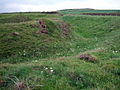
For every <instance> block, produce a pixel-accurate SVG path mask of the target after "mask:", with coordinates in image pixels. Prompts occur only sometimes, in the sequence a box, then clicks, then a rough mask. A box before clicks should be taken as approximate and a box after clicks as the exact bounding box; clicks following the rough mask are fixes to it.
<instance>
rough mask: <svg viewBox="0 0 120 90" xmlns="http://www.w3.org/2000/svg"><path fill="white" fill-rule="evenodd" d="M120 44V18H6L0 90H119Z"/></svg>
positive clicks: (0, 37) (0, 43)
mask: <svg viewBox="0 0 120 90" xmlns="http://www.w3.org/2000/svg"><path fill="white" fill-rule="evenodd" d="M16 17H17V19H16ZM7 18H9V19H8V20H7ZM10 18H11V19H10ZM21 18H22V19H21ZM40 20H43V22H44V25H45V31H44V30H43V28H42V27H41V24H39V21H40ZM119 38H120V17H119V16H85V15H74V16H70V15H64V16H60V15H49V14H47V15H46V14H44V15H43V14H40V13H22V15H20V16H19V14H17V15H16V14H10V15H8V14H1V15H0V87H1V88H0V89H1V90H13V89H15V88H17V89H20V88H23V90H24V89H25V90H26V89H28V90H29V89H33V90H62V89H63V90H80V89H82V90H99V89H100V90H118V89H119V88H120V87H119V82H120V77H119V76H120V45H119V44H120V40H119ZM83 54H89V55H90V56H92V57H94V58H95V59H94V60H95V61H94V62H91V61H88V59H86V60H84V59H85V58H84V59H82V58H81V59H80V55H83ZM19 86H20V87H19Z"/></svg>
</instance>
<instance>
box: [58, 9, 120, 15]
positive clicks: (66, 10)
mask: <svg viewBox="0 0 120 90" xmlns="http://www.w3.org/2000/svg"><path fill="white" fill-rule="evenodd" d="M59 12H60V13H62V14H81V13H120V10H97V9H96V10H95V9H63V10H60V11H59Z"/></svg>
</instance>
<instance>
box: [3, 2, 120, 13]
mask: <svg viewBox="0 0 120 90" xmlns="http://www.w3.org/2000/svg"><path fill="white" fill-rule="evenodd" d="M29 1H30V2H29V3H17V2H14V3H8V4H6V5H5V6H4V7H3V11H9V12H11V11H54V10H60V9H70V8H94V9H120V5H119V3H120V1H119V0H61V1H58V2H57V1H56V0H29ZM32 2H34V3H32Z"/></svg>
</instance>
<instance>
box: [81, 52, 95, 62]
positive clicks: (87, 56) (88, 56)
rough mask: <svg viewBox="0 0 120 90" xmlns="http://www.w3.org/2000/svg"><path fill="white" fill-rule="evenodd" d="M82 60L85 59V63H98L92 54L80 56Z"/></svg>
mask: <svg viewBox="0 0 120 90" xmlns="http://www.w3.org/2000/svg"><path fill="white" fill-rule="evenodd" d="M79 58H80V59H83V60H85V61H88V62H95V61H96V58H95V57H93V56H92V55H90V54H81V55H80V56H79Z"/></svg>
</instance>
